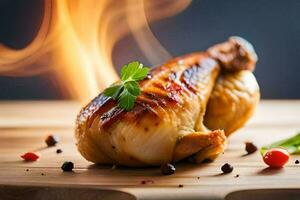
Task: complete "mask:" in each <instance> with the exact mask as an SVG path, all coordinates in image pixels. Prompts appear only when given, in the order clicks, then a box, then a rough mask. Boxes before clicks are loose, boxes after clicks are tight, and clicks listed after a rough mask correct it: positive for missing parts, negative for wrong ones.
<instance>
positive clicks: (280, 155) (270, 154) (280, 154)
mask: <svg viewBox="0 0 300 200" xmlns="http://www.w3.org/2000/svg"><path fill="white" fill-rule="evenodd" d="M289 158H290V154H289V152H288V151H287V150H286V149H282V148H273V149H269V150H268V151H267V152H266V153H265V154H264V155H263V160H264V162H265V163H266V164H267V165H269V166H270V167H274V168H280V167H283V166H284V165H285V164H286V163H287V162H288V161H289Z"/></svg>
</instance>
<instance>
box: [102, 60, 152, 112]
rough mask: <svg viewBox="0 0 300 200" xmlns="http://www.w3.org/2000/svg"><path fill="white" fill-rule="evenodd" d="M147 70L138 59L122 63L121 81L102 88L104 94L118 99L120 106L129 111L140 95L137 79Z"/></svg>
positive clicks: (144, 75) (142, 76)
mask: <svg viewBox="0 0 300 200" xmlns="http://www.w3.org/2000/svg"><path fill="white" fill-rule="evenodd" d="M148 72H149V68H147V67H144V66H143V64H142V63H140V62H138V61H134V62H131V63H129V64H127V65H124V66H123V67H122V69H121V81H120V82H117V83H114V84H112V85H111V86H110V87H108V88H106V89H105V90H104V95H105V96H108V97H111V98H113V99H114V100H116V101H118V106H119V107H120V108H123V109H125V110H126V111H129V110H131V109H132V108H133V106H134V102H135V100H136V97H137V96H139V95H140V93H141V89H140V86H139V84H138V82H137V81H140V80H143V79H144V78H145V77H146V76H147V74H148Z"/></svg>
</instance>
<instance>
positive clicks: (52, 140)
mask: <svg viewBox="0 0 300 200" xmlns="http://www.w3.org/2000/svg"><path fill="white" fill-rule="evenodd" d="M45 142H46V144H47V146H48V147H52V146H55V145H56V144H57V143H58V142H59V137H58V135H49V136H48V137H47V138H46V140H45Z"/></svg>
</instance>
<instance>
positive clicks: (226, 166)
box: [221, 163, 233, 174]
mask: <svg viewBox="0 0 300 200" xmlns="http://www.w3.org/2000/svg"><path fill="white" fill-rule="evenodd" d="M221 170H222V172H223V173H225V174H227V173H231V172H232V171H233V166H232V165H230V164H228V163H226V164H224V165H223V166H222V167H221Z"/></svg>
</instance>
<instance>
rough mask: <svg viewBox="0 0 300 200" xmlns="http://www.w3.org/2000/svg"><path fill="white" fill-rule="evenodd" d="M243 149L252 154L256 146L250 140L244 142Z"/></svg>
mask: <svg viewBox="0 0 300 200" xmlns="http://www.w3.org/2000/svg"><path fill="white" fill-rule="evenodd" d="M245 150H246V151H247V153H248V154H252V153H254V152H256V151H257V147H256V146H255V145H254V144H253V143H252V142H245Z"/></svg>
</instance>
